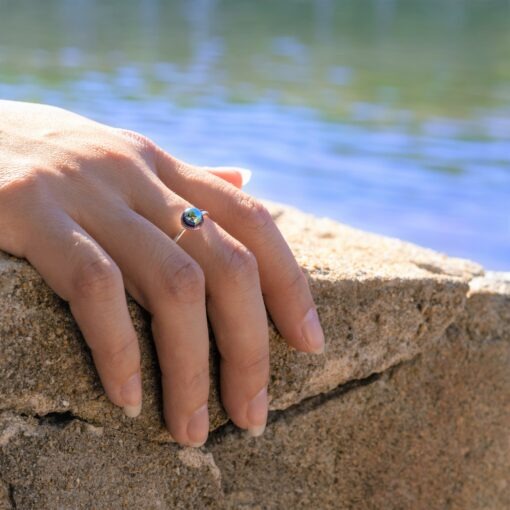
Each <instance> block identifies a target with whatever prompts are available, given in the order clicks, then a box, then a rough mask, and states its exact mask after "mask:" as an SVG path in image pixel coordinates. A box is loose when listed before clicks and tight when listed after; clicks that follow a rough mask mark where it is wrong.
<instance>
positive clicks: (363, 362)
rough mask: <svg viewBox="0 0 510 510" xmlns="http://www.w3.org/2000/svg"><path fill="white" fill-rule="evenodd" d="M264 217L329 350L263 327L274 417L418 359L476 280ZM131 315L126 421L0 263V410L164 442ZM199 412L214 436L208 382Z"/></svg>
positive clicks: (340, 229)
mask: <svg viewBox="0 0 510 510" xmlns="http://www.w3.org/2000/svg"><path fill="white" fill-rule="evenodd" d="M272 211H273V214H274V216H275V218H276V219H277V222H278V225H279V226H280V228H281V229H282V231H283V232H284V234H285V235H286V237H287V239H288V241H289V243H290V245H291V247H292V248H293V250H294V251H295V253H296V256H297V258H298V260H299V262H300V263H301V264H302V266H303V268H304V270H305V271H306V272H307V274H308V277H309V279H310V283H311V287H312V290H313V292H314V295H315V297H316V302H317V305H318V309H319V313H320V316H321V320H322V323H323V326H324V329H325V332H326V337H327V342H328V345H327V353H326V355H324V356H310V355H306V354H302V353H298V352H296V351H292V350H291V349H289V348H288V347H287V346H286V345H285V344H284V343H283V341H282V339H281V338H280V337H279V336H278V335H277V334H276V332H275V331H274V329H272V330H271V354H272V363H271V365H272V366H271V383H270V387H269V391H270V396H271V409H285V408H286V407H288V406H289V405H292V404H295V403H297V402H299V401H300V400H302V399H304V398H307V397H310V396H313V395H316V394H318V393H321V392H324V391H328V390H330V389H331V388H334V387H336V386H337V385H338V384H341V383H345V382H347V381H349V380H352V379H359V378H363V377H367V376H368V375H370V374H371V373H374V372H381V371H384V370H385V369H386V368H388V367H390V366H392V365H394V364H395V363H399V362H401V361H403V360H406V359H410V358H412V357H413V356H415V355H416V354H417V353H419V352H421V351H423V350H424V349H426V348H427V346H428V344H431V343H433V342H434V341H435V340H436V339H437V338H439V336H440V335H441V334H442V332H443V331H444V330H445V328H446V327H447V326H448V325H449V324H450V323H451V322H452V321H453V319H454V317H455V316H456V315H457V314H458V313H459V311H460V310H461V308H462V307H463V304H464V300H465V295H466V292H467V282H468V281H469V279H470V278H472V277H473V276H474V275H477V274H481V272H482V270H481V268H480V267H479V266H476V265H475V264H473V263H469V262H466V261H462V260H455V259H449V258H447V257H445V256H441V255H439V254H436V253H434V252H431V251H429V250H424V249H421V248H417V247H415V246H413V245H410V244H407V243H403V242H401V241H397V240H392V239H387V238H384V237H380V236H375V235H371V234H364V233H360V232H358V231H356V230H353V229H350V228H348V227H344V226H341V225H339V224H337V223H335V222H333V221H330V220H326V219H323V220H321V221H317V219H316V218H313V217H311V216H307V215H304V214H302V213H300V212H298V211H296V210H293V209H289V208H282V207H279V206H272ZM130 310H131V314H132V317H133V321H134V324H135V327H136V330H137V332H138V335H139V338H140V343H141V348H142V357H143V363H142V369H143V378H144V409H143V413H142V416H141V417H140V418H138V419H136V420H130V419H128V418H125V417H124V416H123V413H122V411H121V410H120V409H118V408H116V407H114V406H113V405H111V404H110V402H109V401H108V400H107V399H106V398H105V396H104V394H103V390H102V388H101V385H100V383H99V381H98V378H97V376H96V373H95V370H94V368H93V365H92V362H91V358H90V355H89V352H88V349H87V348H86V346H85V344H84V341H83V340H82V337H81V335H80V333H79V331H78V329H77V327H76V325H75V323H74V321H73V319H72V317H71V316H70V315H69V312H68V306H67V304H66V303H64V302H62V301H61V300H60V299H59V298H58V297H57V296H56V295H55V294H54V293H53V292H52V291H51V290H50V289H49V288H48V287H47V286H45V285H44V284H43V283H42V280H41V278H40V276H39V275H38V274H37V273H36V271H35V270H34V269H33V268H31V267H30V266H29V265H28V264H27V263H25V262H24V261H22V260H19V259H15V258H12V257H8V256H6V255H0V374H1V377H0V410H2V409H11V410H16V411H18V412H22V413H25V414H28V415H45V414H47V413H50V412H71V413H73V414H74V415H76V416H79V417H82V418H84V419H87V420H88V421H91V422H94V423H95V424H97V425H108V426H110V427H113V428H118V429H120V430H129V431H131V432H135V433H140V434H141V435H142V437H147V435H150V437H151V438H153V439H157V440H161V441H165V440H169V437H168V434H167V433H166V430H165V429H164V426H163V423H162V421H161V398H160V388H159V377H158V367H157V360H156V357H155V355H154V348H153V345H152V341H151V338H150V327H149V324H148V316H147V314H146V313H145V312H144V311H142V310H141V309H140V308H139V307H138V306H137V305H136V304H135V303H134V302H133V301H130ZM211 349H212V356H211V372H212V373H213V374H214V377H215V379H214V380H215V381H216V376H215V374H216V368H217V363H216V356H215V352H214V347H213V346H212V347H211ZM210 407H211V429H214V428H216V427H218V426H219V425H221V424H223V423H225V422H226V419H227V418H226V416H225V414H224V412H223V410H222V407H221V405H220V404H219V402H218V397H217V390H216V385H213V391H212V394H211V400H210Z"/></svg>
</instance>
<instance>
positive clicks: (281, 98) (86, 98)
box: [0, 0, 510, 270]
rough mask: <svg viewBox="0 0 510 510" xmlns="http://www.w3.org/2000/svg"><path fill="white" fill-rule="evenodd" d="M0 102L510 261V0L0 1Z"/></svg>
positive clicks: (430, 241) (354, 221)
mask: <svg viewBox="0 0 510 510" xmlns="http://www.w3.org/2000/svg"><path fill="white" fill-rule="evenodd" d="M0 98H4V99H18V100H26V101H36V102H45V103H50V104H54V105H58V106H62V107H65V108H68V109H71V110H74V111H77V112H79V113H82V114H85V115H87V116H90V117H92V118H94V119H96V120H99V121H102V122H106V123H109V124H113V125H116V126H121V127H126V128H130V129H134V130H137V131H140V132H142V133H144V134H146V135H148V136H149V137H151V138H153V139H154V140H155V141H156V142H157V143H159V144H160V145H161V146H163V147H164V148H165V149H166V150H168V151H170V152H171V153H173V154H174V155H176V156H177V157H180V158H182V159H186V160H188V161H190V162H193V163H197V164H204V165H235V166H243V167H247V168H250V169H252V170H253V171H254V177H253V179H252V182H251V183H250V184H249V186H248V188H247V191H249V192H250V193H252V194H254V195H256V196H258V197H261V198H267V199H271V200H275V201H279V202H284V203H288V204H292V205H295V206H297V207H299V208H301V209H303V210H305V211H309V212H312V213H315V214H317V215H319V216H328V217H331V218H335V219H337V220H340V221H342V222H345V223H347V224H349V225H352V226H355V227H359V228H362V229H365V230H369V231H373V232H378V233H381V234H387V235H391V236H396V237H399V238H401V239H406V240H409V241H413V242H415V243H418V244H421V245H425V246H427V247H431V248H435V249H437V250H440V251H443V252H446V253H448V254H450V255H456V256H462V257H467V258H471V259H474V260H476V261H479V262H481V263H483V264H484V265H485V266H486V267H487V268H488V269H497V270H510V0H301V1H300V0H259V1H253V0H175V1H169V0H136V1H135V0H108V1H106V0H101V1H100V0H44V1H39V0H31V1H29V0H17V1H16V0H0Z"/></svg>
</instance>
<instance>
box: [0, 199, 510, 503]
mask: <svg viewBox="0 0 510 510" xmlns="http://www.w3.org/2000/svg"><path fill="white" fill-rule="evenodd" d="M271 209H272V212H273V214H274V217H275V218H276V219H277V222H278V224H279V226H280V228H281V229H282V231H283V233H284V235H285V236H286V238H287V239H288V241H289V243H290V245H291V247H292V249H293V250H294V252H295V254H296V256H297V258H298V260H299V262H300V263H301V264H302V267H303V269H304V271H305V272H306V274H307V276H308V278H309V280H310V283H311V287H312V290H313V293H314V296H315V298H316V302H317V304H318V309H319V313H320V316H321V320H322V322H323V326H324V329H325V332H326V338H327V352H326V354H325V355H323V356H310V355H305V354H302V353H297V352H295V351H293V350H291V349H290V348H288V347H287V346H286V345H285V344H284V343H283V342H282V340H281V338H280V337H279V336H278V334H277V333H276V332H275V331H274V330H272V331H271V356H272V361H271V363H272V372H271V383H270V388H269V390H270V395H271V405H270V407H271V409H272V412H271V414H270V424H269V426H268V429H267V431H266V433H265V435H264V436H263V437H262V438H260V439H257V440H255V439H248V438H246V437H245V436H244V434H242V433H241V432H239V431H238V430H236V429H235V427H234V426H232V425H230V424H227V425H225V423H226V422H227V417H226V415H225V414H224V412H223V410H222V407H221V404H220V403H219V402H218V399H217V391H216V385H215V384H213V392H212V394H211V400H210V404H211V410H212V412H211V416H212V420H211V429H212V430H213V432H212V433H211V436H210V439H209V441H208V443H207V444H206V446H205V447H203V448H202V449H200V450H192V449H186V448H185V449H183V448H180V447H178V446H176V445H174V444H172V443H170V444H168V443H167V441H169V437H168V434H167V433H166V430H165V428H164V426H163V423H162V420H161V402H160V388H159V383H158V380H159V376H158V366H157V360H156V358H155V355H154V349H153V346H152V341H151V338H150V334H149V330H150V326H149V317H148V316H147V314H146V313H145V312H144V311H143V310H141V309H140V308H139V307H138V306H137V305H136V304H135V303H134V302H130V310H131V314H132V317H133V321H134V323H135V326H136V329H137V332H138V334H139V337H140V342H141V346H142V354H143V377H144V399H145V400H144V409H143V412H142V415H141V416H140V417H139V418H137V419H135V420H130V419H128V418H125V417H124V416H123V414H122V411H121V410H120V409H117V408H116V407H115V406H113V405H112V404H111V403H109V402H108V400H107V399H106V398H105V396H104V394H103V391H102V389H101V386H100V383H99V381H98V379H97V376H96V373H95V370H94V368H93V365H92V363H91V360H90V356H89V353H88V350H87V348H86V346H85V344H84V342H83V339H82V338H81V335H80V333H79V331H78V330H77V328H76V326H75V324H74V321H73V319H72V317H71V316H70V314H69V311H68V307H67V304H66V303H64V302H62V301H61V300H60V299H59V298H58V297H56V296H55V295H54V294H53V293H52V292H51V291H50V290H49V289H48V287H47V286H46V285H45V284H44V283H43V282H42V281H41V279H40V277H39V276H38V275H37V273H36V272H35V271H34V270H33V269H32V268H31V267H30V266H29V265H28V264H26V263H25V262H24V261H21V260H18V259H14V258H12V257H8V256H6V255H2V254H0V509H1V508H3V507H2V506H1V505H4V507H5V508H10V507H11V505H12V504H13V503H15V504H16V505H17V507H18V508H63V509H65V508H144V509H145V508H310V507H312V506H313V507H315V508H395V509H396V508H424V509H425V508H451V509H456V508H459V509H461V508H467V509H470V508H474V509H478V508H480V509H481V508H491V509H499V508H501V509H503V508H507V507H509V506H510V498H509V492H510V485H509V483H508V478H509V473H510V464H509V460H508V459H509V458H510V437H509V433H508V431H509V430H510V409H509V407H510V403H509V395H510V376H509V373H510V370H509V368H510V358H509V348H510V339H509V335H510V297H509V296H510V280H509V278H508V275H503V274H487V275H484V273H483V270H482V268H480V267H479V266H477V265H476V264H474V263H471V262H467V261H463V260H458V259H451V258H447V257H445V256H443V255H440V254H437V253H435V252H432V251H429V250H425V249H422V248H418V247H416V246H413V245H410V244H407V243H403V242H401V241H397V240H392V239H388V238H384V237H380V236H375V235H371V234H367V233H363V232H359V231H356V230H353V229H350V228H348V227H345V226H342V225H339V224H338V223H335V222H332V221H330V220H326V219H317V218H313V217H311V216H307V215H304V214H302V213H300V212H298V211H295V210H293V209H290V208H284V207H280V206H275V205H271ZM211 353H212V356H211V370H212V373H213V380H214V383H215V382H216V369H217V356H216V352H215V350H214V343H213V342H211ZM216 429H217V430H216Z"/></svg>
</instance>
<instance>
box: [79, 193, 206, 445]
mask: <svg viewBox="0 0 510 510" xmlns="http://www.w3.org/2000/svg"><path fill="white" fill-rule="evenodd" d="M175 207H176V206H175V204H174V205H172V206H169V210H168V214H169V216H170V217H175V218H176V221H175V224H174V229H175V230H177V229H178V228H179V222H178V218H179V216H178V214H177V211H176V212H175V214H172V209H175ZM179 210H182V206H179ZM99 211H101V212H99ZM83 221H84V224H85V225H86V226H87V229H89V230H90V231H91V233H92V234H93V235H94V237H95V238H96V239H97V240H98V242H100V243H101V244H102V246H104V248H105V250H107V251H108V253H109V254H110V255H111V257H112V258H113V259H114V260H115V261H116V263H117V264H118V266H119V267H120V269H121V271H122V274H123V275H124V278H125V281H126V287H127V288H128V291H129V292H130V293H131V294H132V295H133V297H134V298H135V299H136V300H137V301H138V302H139V303H140V304H142V306H144V307H145V308H146V309H147V310H149V311H150V313H151V314H152V330H153V334H154V340H155V344H156V349H157V352H158V359H159V365H160V369H161V377H162V388H163V401H164V416H165V421H166V423H167V426H168V429H169V431H170V433H171V434H172V436H173V438H174V439H175V440H176V441H178V442H179V443H182V444H187V445H191V446H199V445H202V444H203V443H204V442H205V440H206V439H207V434H208V431H209V417H208V411H207V401H208V394H209V360H208V357H209V336H208V329H207V317H206V311H205V285H204V276H203V273H202V271H201V269H200V267H199V266H198V264H197V263H196V262H195V261H194V260H193V259H192V258H190V257H189V256H188V255H187V254H186V253H185V252H184V251H183V250H182V249H181V248H180V247H179V246H177V245H176V244H175V243H174V242H173V241H172V240H171V239H170V238H169V237H168V236H167V235H165V234H164V233H163V232H162V231H161V230H159V229H158V228H157V227H156V226H154V225H153V224H152V223H150V222H149V221H147V220H146V219H145V218H143V217H142V216H140V215H138V214H137V213H136V212H134V211H132V210H131V209H129V208H128V207H127V206H126V205H124V204H119V205H117V204H115V203H113V202H112V203H110V204H109V206H108V205H107V204H106V203H102V198H101V197H100V198H98V199H97V201H96V207H95V209H94V211H92V212H90V213H89V216H85V217H84V219H83Z"/></svg>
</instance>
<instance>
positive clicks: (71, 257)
mask: <svg viewBox="0 0 510 510" xmlns="http://www.w3.org/2000/svg"><path fill="white" fill-rule="evenodd" d="M33 225H34V228H33V229H32V231H31V232H30V235H29V238H30V243H29V245H28V247H27V252H26V256H27V258H28V260H29V261H30V263H31V264H32V265H33V266H34V267H35V268H36V269H37V270H38V271H39V273H40V274H41V275H42V277H43V278H44V279H45V281H46V282H47V283H48V285H49V286H50V287H52V288H53V289H54V290H55V292H56V293H57V294H58V295H59V296H60V297H62V299H65V300H66V301H69V304H70V308H71V312H72V313H73V315H74V317H75V319H76V322H77V323H78V326H79V327H80V329H81V331H82V333H83V336H84V337H85V340H86V342H87V344H88V346H89V347H90V349H91V351H92V356H93V359H94V363H95V365H96V368H97V371H98V373H99V376H100V378H101V382H102V384H103V387H104V389H105V391H106V393H107V395H108V397H109V398H110V400H111V401H112V402H113V403H114V404H116V405H118V406H121V407H123V408H124V411H125V413H126V414H127V415H128V416H130V417H134V416H137V415H138V414H139V413H140V410H141V405H142V388H141V377H140V351H139V346H138V340H137V337H136V333H135V330H134V328H133V325H132V322H131V319H130V316H129V313H128V309H127V303H126V295H125V291H124V285H123V282H122V276H121V273H120V271H119V269H118V267H117V266H116V264H115V263H114V262H113V261H112V259H111V258H110V257H109V256H108V255H107V253H105V251H104V250H103V249H102V248H101V247H100V246H99V245H98V244H97V242H96V241H95V240H94V239H93V238H92V237H91V236H90V235H89V234H88V233H87V232H85V231H84V230H83V229H82V228H81V227H80V226H79V225H78V224H77V223H75V222H74V221H73V220H72V219H71V218H70V217H68V216H67V215H65V213H63V212H61V211H57V210H51V211H50V210H46V211H41V212H40V214H39V216H38V220H37V222H34V223H33Z"/></svg>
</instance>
